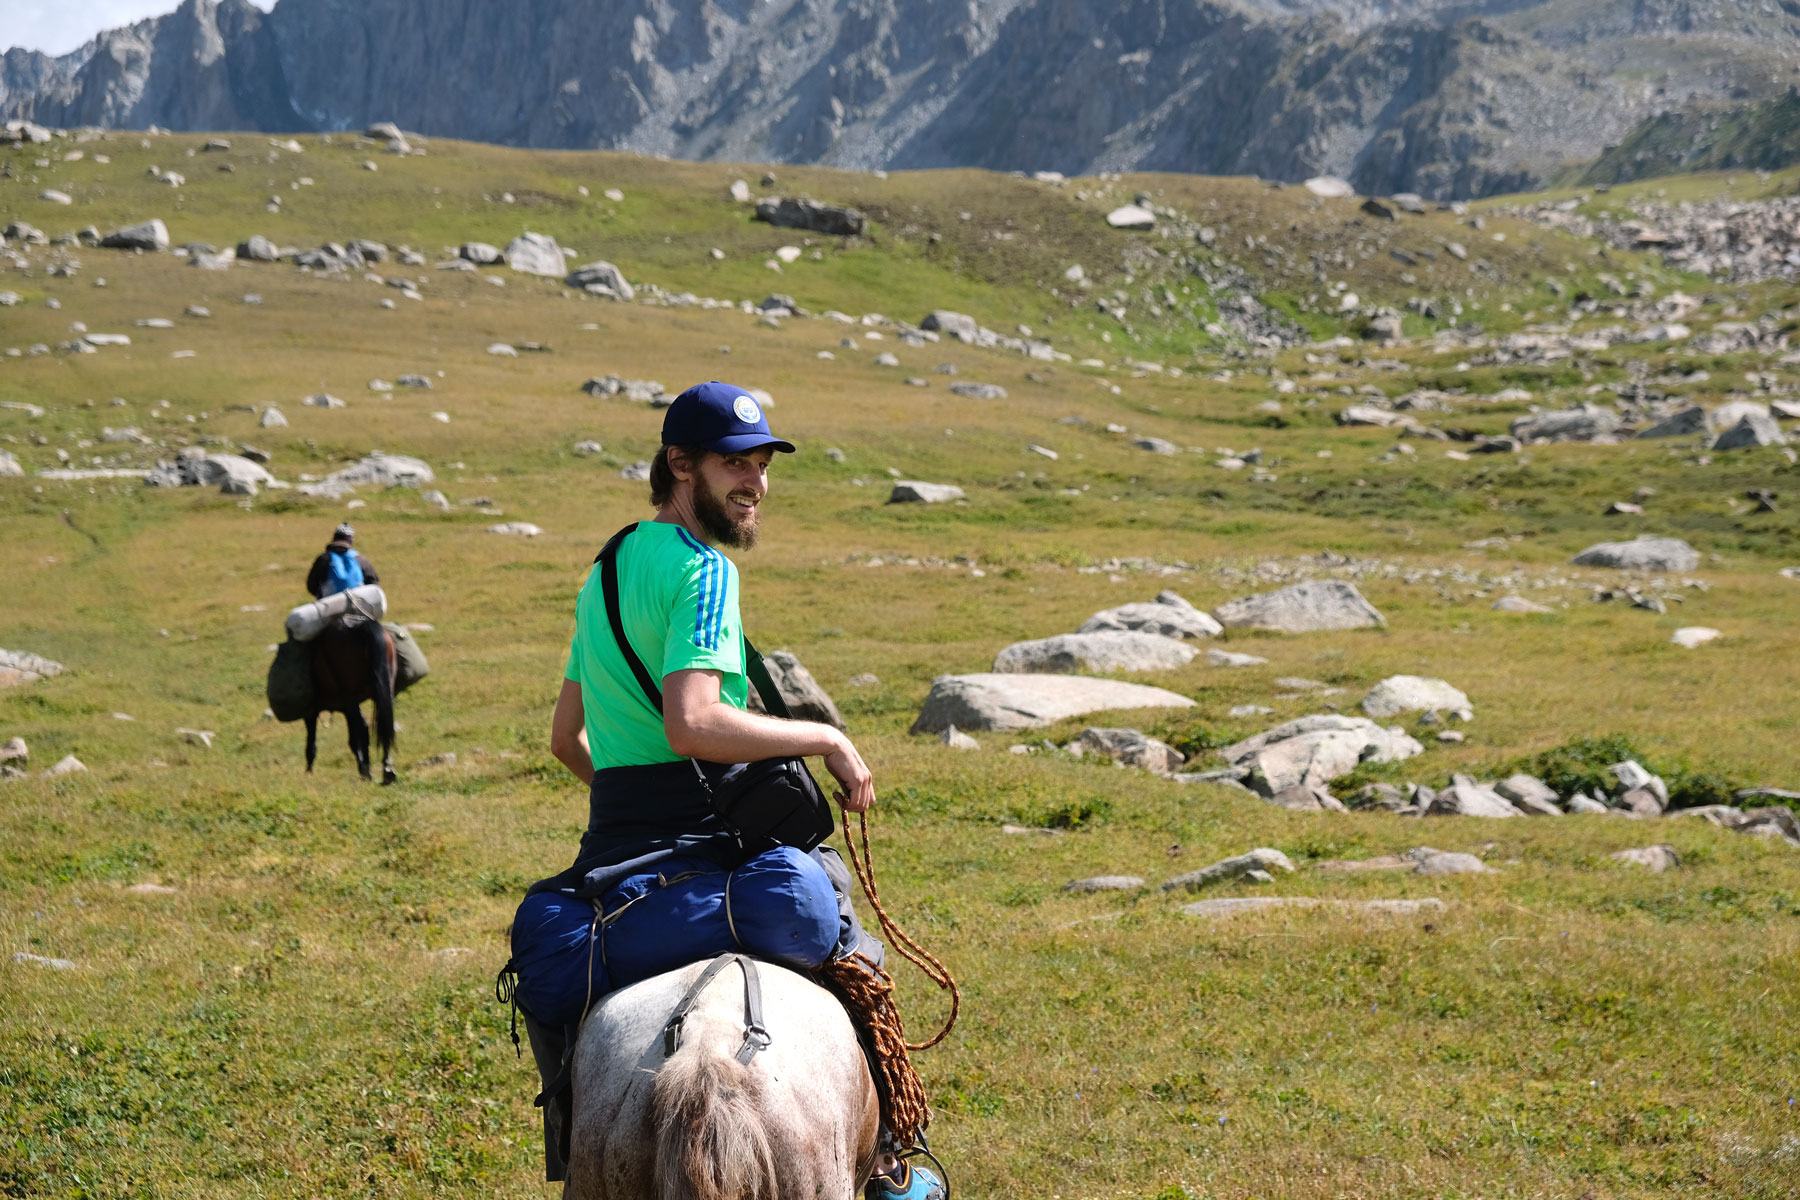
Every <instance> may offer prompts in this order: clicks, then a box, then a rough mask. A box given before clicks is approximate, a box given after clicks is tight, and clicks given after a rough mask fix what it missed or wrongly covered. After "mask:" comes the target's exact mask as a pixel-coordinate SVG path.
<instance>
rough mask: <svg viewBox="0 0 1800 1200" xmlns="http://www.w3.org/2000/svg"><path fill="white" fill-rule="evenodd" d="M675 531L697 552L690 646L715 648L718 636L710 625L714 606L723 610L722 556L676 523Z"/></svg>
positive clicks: (706, 648) (703, 648)
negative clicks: (696, 593) (697, 575)
mask: <svg viewBox="0 0 1800 1200" xmlns="http://www.w3.org/2000/svg"><path fill="white" fill-rule="evenodd" d="M675 532H676V534H677V535H678V536H679V537H680V538H681V540H682V541H683V542H685V543H687V545H688V546H689V547H690V548H691V549H693V551H694V552H695V553H696V554H698V555H700V595H699V597H698V598H697V600H696V602H695V604H694V645H695V647H696V648H698V649H701V650H716V649H718V642H719V635H718V632H717V630H716V629H714V628H713V625H714V621H713V618H712V613H713V610H714V609H715V608H717V609H718V610H720V611H723V609H724V595H723V592H724V588H723V587H722V586H721V585H722V582H723V580H722V576H723V574H724V572H723V570H722V567H723V564H724V560H725V556H724V555H722V554H720V553H719V552H718V551H717V550H714V549H713V548H712V547H710V546H706V545H703V544H701V543H700V542H697V541H695V540H694V538H693V536H692V535H691V534H689V533H688V532H687V530H685V529H682V528H681V527H680V526H677V527H676V529H675Z"/></svg>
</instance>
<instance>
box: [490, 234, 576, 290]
mask: <svg viewBox="0 0 1800 1200" xmlns="http://www.w3.org/2000/svg"><path fill="white" fill-rule="evenodd" d="M505 255H506V265H507V266H509V267H511V268H512V269H513V270H515V271H520V272H522V273H524V274H526V275H544V276H548V277H549V278H551V279H560V278H562V277H563V274H564V272H566V271H567V270H568V269H569V264H568V263H566V262H564V261H563V252H562V247H560V246H558V245H557V244H556V239H555V238H553V237H551V236H549V235H548V234H543V233H521V234H520V235H519V236H518V237H516V238H514V239H513V240H512V241H510V242H508V243H506V250H505Z"/></svg>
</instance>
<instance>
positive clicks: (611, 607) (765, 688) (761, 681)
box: [594, 521, 793, 718]
mask: <svg viewBox="0 0 1800 1200" xmlns="http://www.w3.org/2000/svg"><path fill="white" fill-rule="evenodd" d="M636 528H637V522H636V521H633V522H632V523H631V524H629V525H627V526H626V527H625V528H623V529H621V530H619V532H617V533H615V534H613V535H612V538H611V539H610V540H609V541H608V542H607V543H606V545H604V546H602V547H601V548H600V553H598V554H596V555H595V556H594V562H595V563H597V564H599V567H600V589H601V591H602V592H603V593H604V594H605V596H606V619H607V622H608V623H609V624H611V626H612V632H613V639H614V640H615V641H617V642H618V643H619V651H620V652H621V653H622V654H624V656H625V663H626V665H627V666H629V667H630V668H631V673H632V674H633V675H634V676H636V677H637V681H638V687H640V688H642V689H643V691H644V698H645V699H646V700H648V701H649V702H650V707H651V708H654V709H655V710H656V711H657V712H658V713H660V712H662V710H663V703H662V689H661V688H659V687H657V686H656V680H655V679H654V678H652V677H651V675H650V672H649V670H648V669H647V668H645V666H644V660H643V659H641V658H639V657H638V655H637V651H636V650H633V649H632V648H631V641H630V640H629V639H628V638H627V637H626V636H625V621H624V619H623V618H622V617H621V616H620V615H619V543H620V542H622V541H624V540H625V538H626V537H627V535H629V534H630V533H631V531H632V530H634V529H636ZM744 675H745V677H746V678H747V679H749V681H750V685H751V686H752V687H754V688H755V689H756V691H757V694H758V695H760V696H761V697H762V702H763V708H764V710H765V711H767V712H768V713H769V715H770V716H774V717H782V718H788V717H791V716H792V715H793V714H792V713H790V712H789V711H788V706H787V701H785V700H783V699H782V698H781V689H780V688H777V687H776V686H775V680H774V678H773V677H772V676H771V675H770V674H769V668H768V666H767V664H765V663H764V662H763V656H762V654H761V653H760V652H759V651H758V650H757V648H756V647H755V646H753V645H752V644H751V643H750V639H749V638H748V637H746V638H745V639H744Z"/></svg>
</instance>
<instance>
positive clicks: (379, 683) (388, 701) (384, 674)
mask: <svg viewBox="0 0 1800 1200" xmlns="http://www.w3.org/2000/svg"><path fill="white" fill-rule="evenodd" d="M375 629H376V630H377V631H378V632H379V633H380V634H381V643H382V645H381V649H382V650H383V651H384V653H383V654H382V655H381V656H380V657H378V658H376V660H375V736H376V738H377V739H378V740H379V741H380V742H381V783H382V786H384V787H385V786H387V785H388V784H390V783H398V782H399V780H400V777H399V776H398V775H396V774H394V684H395V683H396V682H397V681H398V679H399V674H400V657H399V654H398V653H397V652H396V650H395V647H394V639H393V636H392V635H391V634H389V633H388V631H387V630H385V629H382V628H381V626H379V625H376V626H375Z"/></svg>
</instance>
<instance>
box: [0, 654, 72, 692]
mask: <svg viewBox="0 0 1800 1200" xmlns="http://www.w3.org/2000/svg"><path fill="white" fill-rule="evenodd" d="M62 673H63V665H62V664H61V663H59V662H52V661H51V660H50V659H47V658H44V657H41V656H40V655H36V654H33V653H31V652H30V651H29V650H0V688H5V687H16V686H18V685H19V684H21V683H36V682H37V681H38V680H40V679H49V678H50V677H51V676H53V675H61V674H62Z"/></svg>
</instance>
